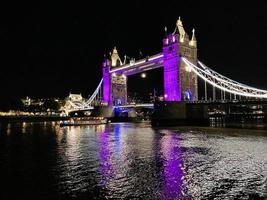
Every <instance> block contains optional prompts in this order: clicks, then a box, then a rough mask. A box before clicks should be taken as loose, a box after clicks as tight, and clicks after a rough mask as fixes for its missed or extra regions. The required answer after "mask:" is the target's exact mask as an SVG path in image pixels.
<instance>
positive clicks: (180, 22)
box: [176, 17, 186, 42]
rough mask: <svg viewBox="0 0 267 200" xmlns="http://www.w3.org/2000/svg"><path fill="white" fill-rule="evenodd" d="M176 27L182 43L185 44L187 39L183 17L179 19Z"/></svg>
mask: <svg viewBox="0 0 267 200" xmlns="http://www.w3.org/2000/svg"><path fill="white" fill-rule="evenodd" d="M176 26H177V28H178V32H179V35H180V42H184V38H185V35H186V32H185V30H184V27H183V22H182V20H181V17H179V18H178V20H177V23H176Z"/></svg>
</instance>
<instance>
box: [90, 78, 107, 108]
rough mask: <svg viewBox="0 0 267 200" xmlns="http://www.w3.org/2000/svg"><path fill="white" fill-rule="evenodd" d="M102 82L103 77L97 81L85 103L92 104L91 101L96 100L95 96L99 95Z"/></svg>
mask: <svg viewBox="0 0 267 200" xmlns="http://www.w3.org/2000/svg"><path fill="white" fill-rule="evenodd" d="M102 83H103V78H102V79H101V81H100V82H99V84H98V86H97V88H96V90H95V91H94V93H93V94H92V95H91V96H90V98H89V99H88V100H87V101H86V104H87V105H90V106H91V105H92V103H93V102H94V101H95V100H97V96H98V95H100V96H101V86H102Z"/></svg>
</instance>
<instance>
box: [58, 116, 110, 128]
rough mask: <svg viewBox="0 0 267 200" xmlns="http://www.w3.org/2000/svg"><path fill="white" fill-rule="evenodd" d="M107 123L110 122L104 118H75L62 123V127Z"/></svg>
mask: <svg viewBox="0 0 267 200" xmlns="http://www.w3.org/2000/svg"><path fill="white" fill-rule="evenodd" d="M107 123H108V120H107V119H106V118H104V117H73V118H70V119H69V120H66V121H62V122H60V126H80V125H99V124H107Z"/></svg>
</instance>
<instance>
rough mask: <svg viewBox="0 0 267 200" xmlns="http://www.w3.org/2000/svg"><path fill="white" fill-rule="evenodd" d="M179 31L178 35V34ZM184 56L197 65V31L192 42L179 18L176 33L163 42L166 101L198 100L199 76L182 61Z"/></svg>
mask: <svg viewBox="0 0 267 200" xmlns="http://www.w3.org/2000/svg"><path fill="white" fill-rule="evenodd" d="M177 30H178V33H176V32H177ZM181 56H183V57H185V58H187V59H188V60H190V61H191V62H192V63H194V64H196V63H197V41H196V37H195V31H194V29H193V34H192V38H191V40H189V36H188V35H187V33H186V32H185V30H184V27H183V24H182V21H181V19H180V17H179V19H178V20H177V23H176V29H175V32H174V33H172V34H170V35H167V37H166V38H164V40H163V67H164V100H165V101H181V100H186V101H192V100H197V99H198V88H197V75H196V74H195V73H194V72H193V71H191V69H190V68H189V67H187V66H186V64H185V63H184V62H182V60H181V59H180V57H181Z"/></svg>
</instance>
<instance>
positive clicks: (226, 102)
mask: <svg viewBox="0 0 267 200" xmlns="http://www.w3.org/2000/svg"><path fill="white" fill-rule="evenodd" d="M185 103H186V104H198V105H199V104H203V105H267V100H260V99H259V100H241V101H240V100H215V101H205V100H203V101H202V100H199V101H185ZM114 107H116V108H140V107H144V108H154V103H140V104H127V105H122V106H114Z"/></svg>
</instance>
